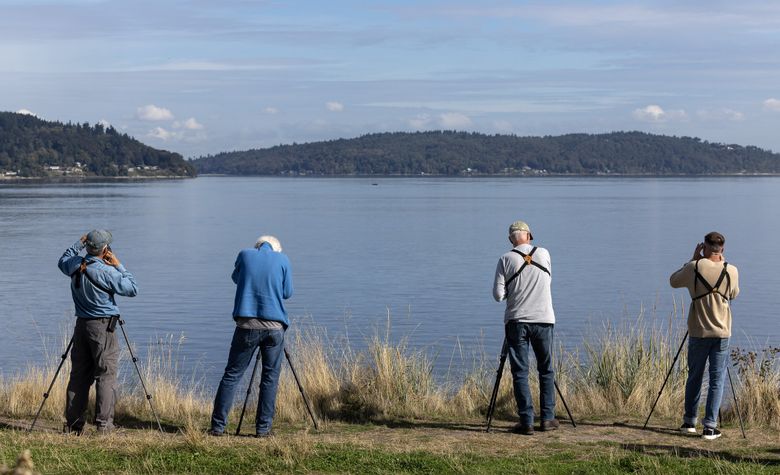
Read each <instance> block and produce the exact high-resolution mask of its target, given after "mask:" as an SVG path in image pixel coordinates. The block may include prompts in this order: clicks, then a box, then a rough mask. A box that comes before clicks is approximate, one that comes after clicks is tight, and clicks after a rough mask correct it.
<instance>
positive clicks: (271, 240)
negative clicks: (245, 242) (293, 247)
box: [255, 236, 282, 252]
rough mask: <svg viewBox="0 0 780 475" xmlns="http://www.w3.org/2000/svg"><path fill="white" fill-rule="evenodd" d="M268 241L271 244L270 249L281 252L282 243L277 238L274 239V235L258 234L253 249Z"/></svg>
mask: <svg viewBox="0 0 780 475" xmlns="http://www.w3.org/2000/svg"><path fill="white" fill-rule="evenodd" d="M265 243H268V244H270V245H271V249H273V250H274V252H282V243H280V242H279V240H278V239H276V238H275V237H274V236H260V237H259V238H257V242H256V243H255V249H260V246H262V245H263V244H265Z"/></svg>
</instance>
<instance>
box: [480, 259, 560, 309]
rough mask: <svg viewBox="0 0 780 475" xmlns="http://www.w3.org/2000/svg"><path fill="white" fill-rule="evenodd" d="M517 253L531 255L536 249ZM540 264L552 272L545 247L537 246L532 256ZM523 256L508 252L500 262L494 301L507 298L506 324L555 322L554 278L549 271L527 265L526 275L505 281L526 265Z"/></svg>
mask: <svg viewBox="0 0 780 475" xmlns="http://www.w3.org/2000/svg"><path fill="white" fill-rule="evenodd" d="M515 249H517V250H518V251H521V252H523V253H524V254H528V253H529V252H531V249H533V246H531V245H530V244H521V245H519V246H517V247H515ZM532 258H533V260H534V262H537V263H539V264H541V265H543V266H544V267H546V268H547V270H549V271H550V272H551V273H552V265H551V262H550V253H549V252H547V249H544V248H543V247H537V249H536V252H534V255H533V256H532ZM523 262H524V261H523V257H522V256H520V254H517V253H516V252H511V251H510V252H507V253H506V254H504V255H503V256H501V258H500V259H499V260H498V265H497V266H496V275H495V279H493V298H495V299H496V302H500V301H502V300H504V299H506V311H505V312H504V323H506V322H510V321H519V322H525V323H555V313H554V312H553V306H552V294H551V292H550V282H551V281H552V278H551V277H550V276H549V275H547V273H546V272H544V271H543V270H541V269H539V268H538V267H536V266H533V265H527V266H525V269H523V272H522V273H520V275H519V276H517V277H515V279H514V280H512V282H510V283H509V288H505V283H506V281H507V280H508V279H509V278H511V277H512V276H513V275H514V274H515V272H517V271H518V270H519V269H520V266H522V265H523Z"/></svg>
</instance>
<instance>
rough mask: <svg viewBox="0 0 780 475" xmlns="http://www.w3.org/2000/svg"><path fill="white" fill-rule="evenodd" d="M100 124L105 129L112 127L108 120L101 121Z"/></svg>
mask: <svg viewBox="0 0 780 475" xmlns="http://www.w3.org/2000/svg"><path fill="white" fill-rule="evenodd" d="M98 124H100V125H102V126H103V128H104V129H107V128H109V127H111V122H109V121H107V120H106V119H100V120H99V121H98Z"/></svg>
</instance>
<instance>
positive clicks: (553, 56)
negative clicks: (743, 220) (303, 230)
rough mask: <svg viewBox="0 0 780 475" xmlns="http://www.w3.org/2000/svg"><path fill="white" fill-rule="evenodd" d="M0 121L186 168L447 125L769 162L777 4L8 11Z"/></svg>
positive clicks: (104, 4) (103, 1)
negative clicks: (143, 152) (701, 149)
mask: <svg viewBox="0 0 780 475" xmlns="http://www.w3.org/2000/svg"><path fill="white" fill-rule="evenodd" d="M0 110H4V111H15V112H17V111H22V112H25V113H32V114H35V115H37V116H39V117H41V118H44V119H48V120H59V121H63V122H67V121H72V122H82V123H83V122H89V123H92V124H94V123H97V122H102V123H104V124H110V125H112V126H113V127H115V128H116V129H118V130H120V131H122V132H126V133H128V134H130V135H132V136H134V137H136V138H138V139H139V140H141V141H143V142H145V143H147V144H149V145H152V146H154V147H158V148H164V149H167V150H172V151H176V152H179V153H181V154H183V155H184V156H185V157H197V156H202V155H206V154H213V153H218V152H221V151H231V150H246V149H250V148H262V147H269V146H273V145H278V144H283V143H293V142H297V143H301V142H308V141H315V140H327V139H336V138H341V137H355V136H359V135H363V134H367V133H374V132H386V131H417V130H441V129H447V130H464V131H477V132H484V133H490V134H494V133H500V134H517V135H559V134H566V133H581V132H585V133H601V132H610V131H616V130H641V131H647V132H652V133H659V134H666V135H677V136H696V137H700V138H702V139H705V140H709V141H713V142H722V143H736V144H741V145H756V146H759V147H762V148H768V149H771V150H774V151H777V152H780V133H778V129H780V2H767V1H765V0H760V1H756V0H743V1H740V2H735V1H733V0H729V1H720V0H709V1H706V2H704V1H700V0H699V1H688V0H676V1H655V2H630V1H598V0H580V1H574V0H560V1H554V0H553V1H530V2H526V1H493V0H482V1H460V0H449V1H429V0H415V1H406V0H399V1H369V0H363V1H344V0H329V1H272V0H268V1H264V0H219V1H217V0H155V1H149V0H126V1H118V0H23V1H22V0H0Z"/></svg>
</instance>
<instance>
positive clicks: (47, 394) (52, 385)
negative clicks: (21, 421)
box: [27, 337, 73, 432]
mask: <svg viewBox="0 0 780 475" xmlns="http://www.w3.org/2000/svg"><path fill="white" fill-rule="evenodd" d="M71 347H73V337H70V341H69V342H68V346H67V348H65V353H63V354H62V356H60V358H62V359H61V360H60V364H59V366H57V371H56V372H55V373H54V377H53V378H52V380H51V384H49V389H47V390H46V392H45V393H43V401H41V407H39V408H38V412H37V413H36V414H35V419H33V421H32V424H31V425H30V428H29V429H27V432H32V430H33V429H34V428H35V423H36V422H38V417H39V416H40V415H41V411H42V410H43V406H44V404H46V400H47V399H49V393H51V388H53V387H54V382H55V381H57V376H58V375H59V374H60V370H61V369H62V365H63V364H65V359H66V358H67V357H68V353H70V349H71Z"/></svg>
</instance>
